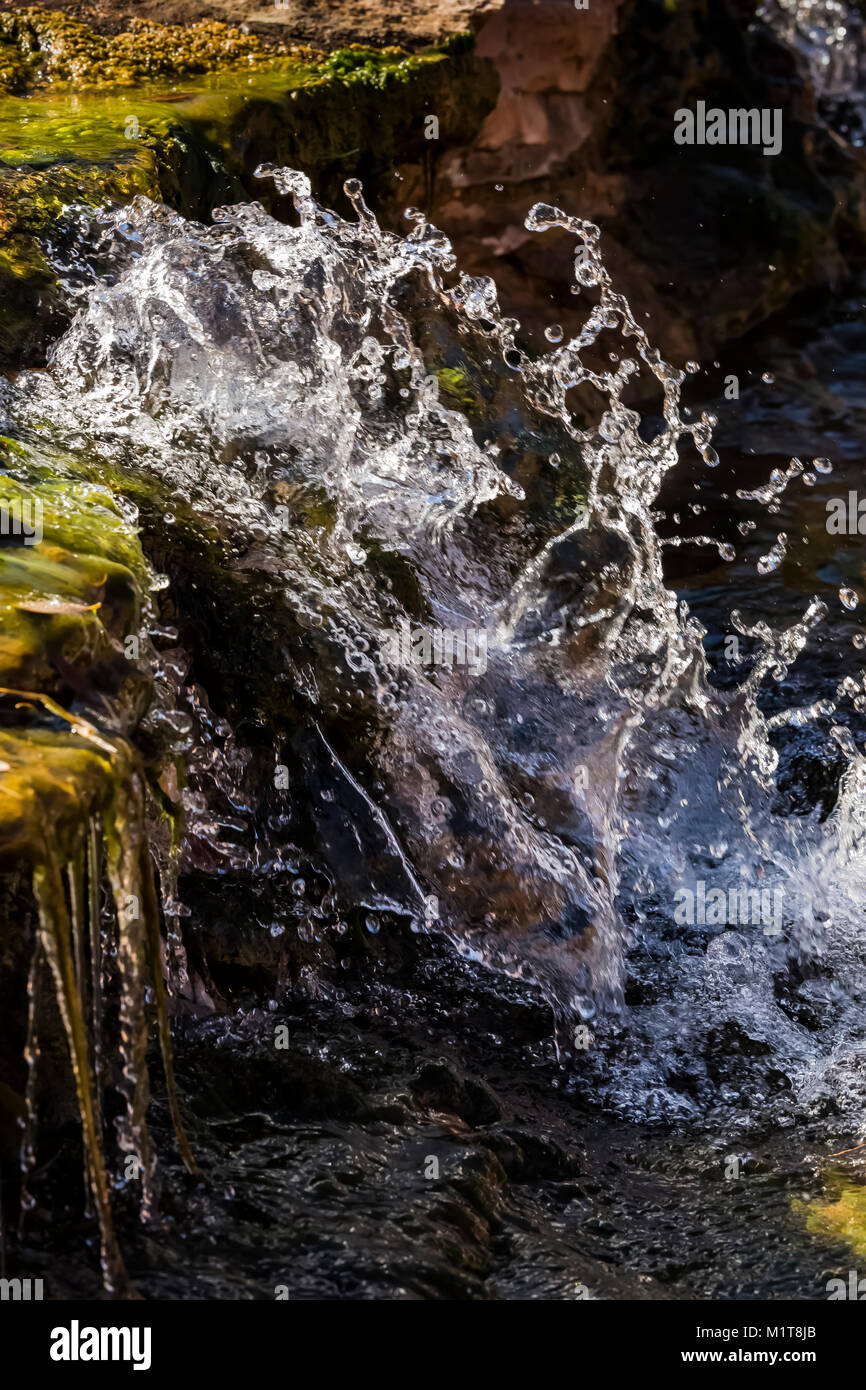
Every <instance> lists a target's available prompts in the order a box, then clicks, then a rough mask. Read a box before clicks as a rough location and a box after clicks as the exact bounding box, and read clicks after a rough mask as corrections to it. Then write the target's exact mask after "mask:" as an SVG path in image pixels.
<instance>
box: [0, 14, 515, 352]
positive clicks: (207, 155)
mask: <svg viewBox="0 0 866 1390" xmlns="http://www.w3.org/2000/svg"><path fill="white" fill-rule="evenodd" d="M496 94H497V83H496V79H495V76H494V75H493V73H492V68H490V65H488V64H485V63H480V62H479V61H478V60H477V59H475V57H474V55H473V54H472V52H471V44H470V43H468V42H467V40H466V39H465V37H458V38H457V39H455V40H454V41H453V42H450V43H448V44H445V45H443V46H442V47H440V48H437V49H432V50H430V51H428V52H424V53H415V54H410V53H407V52H405V51H404V50H402V49H399V48H384V49H372V48H367V47H363V46H360V45H355V46H351V47H349V48H344V49H340V50H337V51H335V52H333V53H330V54H324V53H319V52H316V51H315V50H313V49H309V48H299V47H297V46H294V45H285V44H274V43H269V42H266V41H264V40H262V39H260V38H258V37H256V36H254V35H247V34H243V33H241V32H240V31H239V30H237V29H233V28H231V27H229V26H226V25H221V24H216V23H211V22H209V21H206V22H202V23H200V24H195V25H192V26H190V27H188V28H183V27H180V26H167V25H160V24H152V23H145V22H143V21H141V22H136V21H133V23H132V24H131V26H130V28H129V30H128V31H127V32H125V33H122V34H116V35H111V36H106V35H102V34H98V33H95V32H94V31H93V30H92V29H90V28H88V27H87V26H86V25H84V24H81V23H80V22H79V21H78V20H75V19H72V18H70V17H69V16H68V15H65V14H63V13H59V12H56V11H48V10H39V9H33V8H31V9H24V10H12V11H7V12H3V13H0V294H2V296H3V300H4V314H3V315H2V321H0V367H4V366H5V367H18V366H22V365H37V364H39V363H40V362H41V361H43V360H44V354H45V350H46V346H47V343H48V342H49V341H50V339H51V338H52V337H54V336H57V334H58V333H59V332H60V331H61V330H62V328H63V326H64V324H65V322H66V321H68V318H69V316H70V314H71V312H72V310H73V308H74V303H75V301H74V297H73V296H72V295H71V294H70V293H69V290H68V287H67V286H66V285H65V284H64V278H65V277H64V271H63V269H62V267H63V266H64V265H65V264H66V262H65V260H64V254H65V253H66V252H67V251H68V247H69V244H70V243H71V241H72V239H73V238H74V235H75V226H74V219H73V218H72V216H71V215H70V209H71V208H72V207H74V206H75V205H82V204H83V205H84V206H85V207H89V208H92V209H96V208H98V207H101V206H103V205H122V204H124V203H126V202H129V201H130V200H131V199H132V198H133V197H134V196H135V195H136V194H145V195H146V196H147V197H149V198H151V199H153V200H154V201H156V202H164V203H166V204H168V205H169V206H170V207H172V208H174V209H176V210H177V211H178V212H181V213H182V214H183V215H184V216H186V217H192V218H196V219H199V220H204V221H206V220H208V218H209V216H210V212H211V209H212V208H213V207H215V206H217V205H218V204H225V203H231V202H237V201H241V200H243V199H244V198H246V197H248V196H249V192H250V189H251V181H250V176H251V173H252V170H253V169H254V168H255V166H256V165H257V164H259V163H264V162H273V163H279V164H289V165H294V166H295V167H298V168H302V169H304V170H305V171H307V172H308V173H309V174H310V176H311V177H312V179H313V181H314V182H315V184H316V188H317V192H318V193H319V195H320V196H321V197H323V198H325V199H333V198H335V197H336V196H338V195H339V191H340V188H341V186H342V182H343V180H344V179H345V178H346V177H347V176H348V175H349V174H353V175H357V176H360V177H361V178H362V179H364V180H365V182H366V183H367V185H368V192H371V193H372V196H374V197H375V196H377V193H378V192H380V191H381V190H376V189H375V184H376V182H377V181H378V180H381V181H382V182H383V183H385V182H386V181H387V185H388V192H389V193H392V194H393V185H392V180H391V175H392V173H393V169H394V166H395V164H396V163H398V162H401V161H410V162H417V163H423V164H424V166H425V168H426V169H427V171H428V178H429V180H430V181H431V186H432V168H433V163H434V161H435V157H436V155H437V154H438V153H440V152H441V150H443V149H444V148H446V147H447V146H448V145H449V144H453V143H455V142H461V141H464V140H467V139H469V138H470V137H471V135H472V133H473V132H474V130H475V129H476V128H477V126H478V124H479V123H480V121H481V120H482V119H483V117H484V115H485V114H486V113H487V111H489V110H490V109H491V108H492V106H493V103H494V102H495V99H496ZM429 116H433V117H435V120H436V122H437V123H438V124H437V125H436V126H435V133H436V138H435V139H428V138H427V137H428V135H430V134H431V130H432V129H433V128H432V127H430V125H429V122H428V117H429ZM386 176H387V178H386ZM255 196H262V189H261V187H260V186H257V187H256V194H255ZM264 196H265V197H267V193H265V195H264Z"/></svg>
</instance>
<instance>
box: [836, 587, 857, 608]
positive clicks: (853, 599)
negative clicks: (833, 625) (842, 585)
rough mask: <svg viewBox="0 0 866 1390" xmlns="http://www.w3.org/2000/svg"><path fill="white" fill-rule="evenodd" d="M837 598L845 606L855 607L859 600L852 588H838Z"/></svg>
mask: <svg viewBox="0 0 866 1390" xmlns="http://www.w3.org/2000/svg"><path fill="white" fill-rule="evenodd" d="M839 598H840V601H841V602H842V604H843V605H844V606H845V607H846V608H856V607H857V604H858V603H859V602H860V600H859V599H858V597H857V595H856V594H855V592H854V590H853V589H840V590H839Z"/></svg>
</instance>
